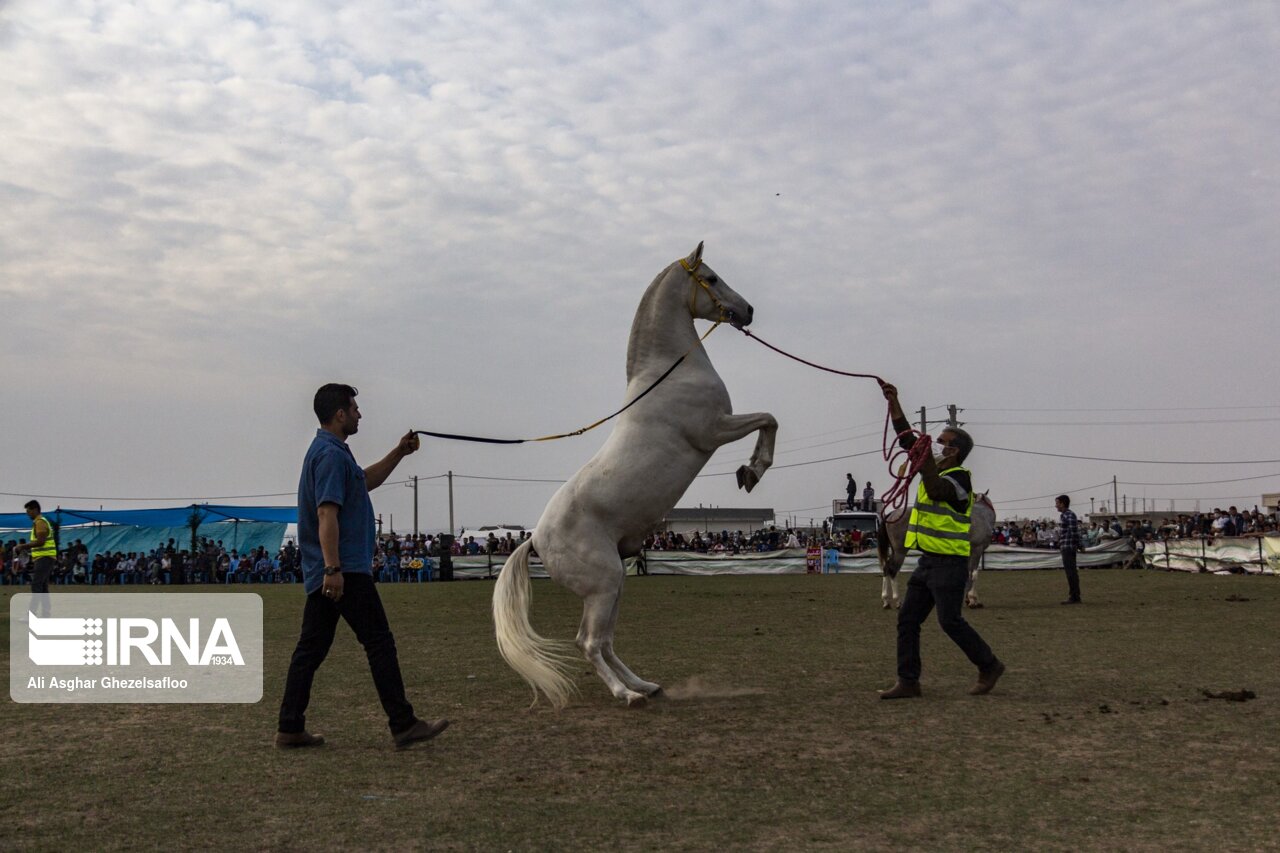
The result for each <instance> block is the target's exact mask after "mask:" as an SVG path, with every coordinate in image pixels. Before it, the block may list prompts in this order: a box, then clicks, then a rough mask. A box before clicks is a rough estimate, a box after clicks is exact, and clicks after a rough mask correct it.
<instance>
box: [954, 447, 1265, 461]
mask: <svg viewBox="0 0 1280 853" xmlns="http://www.w3.org/2000/svg"><path fill="white" fill-rule="evenodd" d="M974 447H981V448H984V449H985V450H999V451H1002V452H1004V453H1025V454H1027V455H1028V456H1053V457H1055V458H1057V459H1085V460H1088V461H1090V462H1127V463H1130V464H1133V465H1276V464H1280V459H1253V460H1238V461H1233V462H1188V461H1186V460H1182V459H1177V460H1169V459H1112V458H1109V457H1106V456H1072V455H1070V454H1067V453H1045V452H1043V451H1039V450H1019V449H1017V448H1014V447H995V446H993V445H990V444H975V445H974Z"/></svg>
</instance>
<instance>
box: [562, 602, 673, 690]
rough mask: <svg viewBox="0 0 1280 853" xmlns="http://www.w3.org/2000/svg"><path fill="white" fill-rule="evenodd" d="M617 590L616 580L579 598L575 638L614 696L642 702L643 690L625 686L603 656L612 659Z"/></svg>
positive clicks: (616, 614) (616, 612)
mask: <svg viewBox="0 0 1280 853" xmlns="http://www.w3.org/2000/svg"><path fill="white" fill-rule="evenodd" d="M621 594H622V585H621V583H619V584H618V586H617V587H616V588H614V589H609V590H605V591H601V592H593V593H591V594H590V595H588V596H586V597H585V598H584V599H583V602H582V624H581V625H580V626H579V627H578V638H577V640H576V642H577V644H578V648H579V649H581V650H582V654H583V656H584V657H586V659H587V660H588V661H590V662H591V665H592V666H594V667H595V668H596V675H598V676H600V680H601V681H603V682H604V683H605V685H606V686H607V687H608V688H609V692H610V693H612V694H613V695H614V697H615V698H618V699H623V700H626V703H627V704H628V705H642V704H644V702H645V699H646V694H645V693H643V692H640V691H638V690H634V689H632V688H631V687H630V686H628V685H627V684H626V683H625V682H624V681H623V680H622V679H621V678H620V677H619V673H617V672H615V671H614V668H613V666H612V665H611V664H610V663H609V661H608V660H606V658H614V659H615V660H616V657H615V656H614V654H613V627H614V623H615V622H616V620H617V618H618V598H619V596H620V595H621ZM623 669H624V670H625V671H626V672H627V675H630V676H631V678H633V679H635V676H634V675H632V674H631V672H630V670H626V667H623ZM636 681H639V679H636ZM653 686H655V687H656V686H657V685H653Z"/></svg>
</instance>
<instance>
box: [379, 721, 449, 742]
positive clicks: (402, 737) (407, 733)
mask: <svg viewBox="0 0 1280 853" xmlns="http://www.w3.org/2000/svg"><path fill="white" fill-rule="evenodd" d="M447 728H449V721H448V720H445V719H439V720H432V721H431V722H429V723H428V722H427V721H426V720H415V721H414V723H413V725H412V726H410V727H409V728H407V729H405V730H404V731H402V732H400V734H398V735H392V738H393V739H394V740H395V742H396V749H404V748H405V747H408V746H412V745H413V744H415V743H418V742H419V741H424V740H431V739H432V738H433V737H435V736H436V735H438V734H440V733H441V732H442V731H444V730H445V729H447Z"/></svg>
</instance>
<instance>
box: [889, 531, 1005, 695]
mask: <svg viewBox="0 0 1280 853" xmlns="http://www.w3.org/2000/svg"><path fill="white" fill-rule="evenodd" d="M968 579H969V558H968V557H958V556H943V555H939V554H928V553H926V554H921V555H920V562H919V564H918V565H917V566H916V570H915V571H914V572H912V573H911V580H909V581H908V582H907V594H906V597H905V598H904V599H903V600H902V609H901V610H899V611H898V678H899V679H900V680H901V681H904V682H907V683H909V684H914V683H916V682H918V681H919V680H920V669H921V662H920V626H921V625H922V624H924V620H925V619H928V618H929V613H930V611H932V610H933V608H934V606H935V605H937V608H938V624H939V625H940V626H941V627H942V630H943V631H944V632H946V635H947V636H948V637H950V638H951V639H952V641H953V642H954V643H955V644H956V645H957V646H959V647H960V650H961V651H962V652H964V653H965V655H967V656H968V658H969V660H970V661H972V662H973V664H974V666H976V667H978V669H979V670H980V671H981V672H989V671H990V670H991V668H992V667H994V666H995V665H996V656H995V654H993V653H992V651H991V647H990V646H988V645H987V644H986V643H985V642H984V641H983V639H982V637H980V636H978V632H977V631H975V630H974V629H973V626H972V625H970V624H969V623H968V622H966V621H965V618H964V612H963V606H964V586H965V583H966V582H967V581H968Z"/></svg>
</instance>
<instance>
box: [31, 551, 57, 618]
mask: <svg viewBox="0 0 1280 853" xmlns="http://www.w3.org/2000/svg"><path fill="white" fill-rule="evenodd" d="M57 562H58V561H57V559H56V558H54V557H36V558H35V559H34V560H32V561H31V594H32V595H34V596H35V600H34V602H33V603H34V604H35V607H36V609H37V610H39V611H40V612H39V613H38V614H36V615H38V616H48V615H49V578H50V576H51V575H53V567H54V566H55V565H57Z"/></svg>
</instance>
